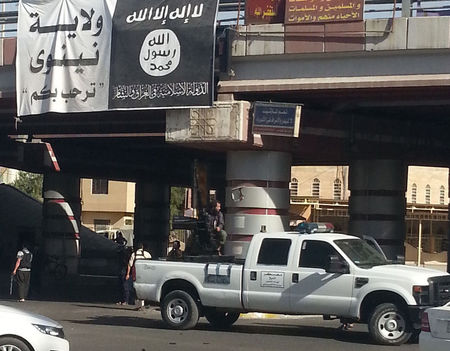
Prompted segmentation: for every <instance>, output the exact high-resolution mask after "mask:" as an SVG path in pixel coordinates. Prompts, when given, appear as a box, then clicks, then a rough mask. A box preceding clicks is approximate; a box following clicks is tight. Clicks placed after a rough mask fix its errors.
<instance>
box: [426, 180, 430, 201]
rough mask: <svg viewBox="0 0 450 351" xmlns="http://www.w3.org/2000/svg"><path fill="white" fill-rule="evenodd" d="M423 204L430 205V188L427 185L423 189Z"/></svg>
mask: <svg viewBox="0 0 450 351" xmlns="http://www.w3.org/2000/svg"><path fill="white" fill-rule="evenodd" d="M425 203H426V204H429V203H431V186H430V184H427V186H426V187H425Z"/></svg>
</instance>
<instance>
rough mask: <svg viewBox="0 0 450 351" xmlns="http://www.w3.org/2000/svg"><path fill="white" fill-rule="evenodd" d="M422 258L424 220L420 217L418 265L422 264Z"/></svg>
mask: <svg viewBox="0 0 450 351" xmlns="http://www.w3.org/2000/svg"><path fill="white" fill-rule="evenodd" d="M421 260H422V220H421V219H419V245H418V246H417V265H418V266H420V261H421Z"/></svg>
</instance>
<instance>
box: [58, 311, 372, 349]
mask: <svg viewBox="0 0 450 351" xmlns="http://www.w3.org/2000/svg"><path fill="white" fill-rule="evenodd" d="M83 307H89V306H86V305H83ZM92 307H98V308H105V307H104V306H94V305H93V306H92ZM136 313H137V314H138V315H136V316H94V317H88V318H87V319H85V320H66V322H70V323H75V324H84V325H107V326H122V327H132V328H151V329H162V330H171V329H169V328H168V327H167V326H166V325H165V324H164V322H163V321H162V320H161V319H151V318H149V317H150V316H148V315H142V314H140V312H136ZM152 317H153V316H152ZM246 323H251V324H246V325H244V324H239V323H237V324H235V325H233V326H232V327H231V328H230V329H227V330H226V331H225V330H220V329H216V328H213V327H212V326H211V325H210V324H209V323H207V322H203V321H202V320H200V322H199V323H198V325H197V326H196V328H195V330H197V331H199V330H200V331H208V332H211V331H217V332H224V331H225V332H228V333H231V334H232V333H243V334H254V335H258V334H263V335H279V336H301V337H307V338H322V339H324V338H325V339H332V340H336V341H340V342H348V343H353V344H361V345H373V343H372V342H371V340H370V339H369V335H368V334H367V332H364V331H354V330H352V331H342V330H340V329H338V328H334V327H318V326H305V325H293V324H287V323H279V322H277V323H270V322H265V321H262V320H254V321H250V320H248V319H247V320H246Z"/></svg>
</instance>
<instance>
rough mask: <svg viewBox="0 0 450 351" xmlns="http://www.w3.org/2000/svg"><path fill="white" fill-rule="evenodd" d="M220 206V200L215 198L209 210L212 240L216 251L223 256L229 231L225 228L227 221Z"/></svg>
mask: <svg viewBox="0 0 450 351" xmlns="http://www.w3.org/2000/svg"><path fill="white" fill-rule="evenodd" d="M220 208H221V204H220V202H219V201H217V200H214V201H213V202H212V203H211V207H210V212H209V228H210V237H211V242H212V243H213V244H214V246H215V251H216V252H217V254H218V255H219V256H222V255H223V253H224V245H225V241H226V240H227V232H226V231H225V230H224V229H223V227H224V225H225V222H224V219H223V213H222V212H221V211H220Z"/></svg>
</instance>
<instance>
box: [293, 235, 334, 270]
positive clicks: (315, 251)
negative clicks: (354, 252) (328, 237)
mask: <svg viewBox="0 0 450 351" xmlns="http://www.w3.org/2000/svg"><path fill="white" fill-rule="evenodd" d="M330 255H337V256H339V257H340V258H341V255H339V253H338V252H337V251H336V250H335V249H334V248H333V246H331V245H330V244H328V243H326V242H324V241H316V240H305V241H304V242H303V244H302V250H301V252H300V260H299V263H298V266H299V267H307V268H322V269H326V266H327V263H328V256H330Z"/></svg>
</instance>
